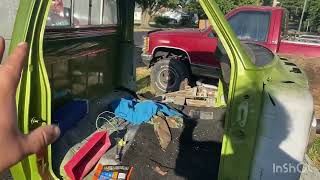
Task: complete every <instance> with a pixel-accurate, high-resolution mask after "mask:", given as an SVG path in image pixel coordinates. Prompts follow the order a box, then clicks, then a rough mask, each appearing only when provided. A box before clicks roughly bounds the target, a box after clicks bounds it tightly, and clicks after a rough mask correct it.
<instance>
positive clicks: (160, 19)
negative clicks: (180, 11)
mask: <svg viewBox="0 0 320 180" xmlns="http://www.w3.org/2000/svg"><path fill="white" fill-rule="evenodd" d="M154 22H155V23H156V24H158V25H167V24H169V22H170V18H169V17H166V16H156V17H155V18H154Z"/></svg>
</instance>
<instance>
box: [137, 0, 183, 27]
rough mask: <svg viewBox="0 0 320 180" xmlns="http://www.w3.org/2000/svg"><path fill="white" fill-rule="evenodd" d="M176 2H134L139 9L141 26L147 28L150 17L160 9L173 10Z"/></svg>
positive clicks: (148, 0)
mask: <svg viewBox="0 0 320 180" xmlns="http://www.w3.org/2000/svg"><path fill="white" fill-rule="evenodd" d="M178 2H179V1H178V0H136V3H137V4H138V5H139V6H140V7H141V26H142V27H148V26H149V21H150V19H151V17H152V16H153V15H154V14H155V13H156V12H157V11H158V10H159V9H160V8H162V7H169V8H174V7H176V6H177V5H178Z"/></svg>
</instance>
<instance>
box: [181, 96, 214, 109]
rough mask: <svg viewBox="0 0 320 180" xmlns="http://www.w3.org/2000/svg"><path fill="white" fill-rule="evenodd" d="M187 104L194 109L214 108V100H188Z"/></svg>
mask: <svg viewBox="0 0 320 180" xmlns="http://www.w3.org/2000/svg"><path fill="white" fill-rule="evenodd" d="M186 104H187V105H188V106H193V107H214V100H212V99H210V98H208V99H206V100H198V99H186Z"/></svg>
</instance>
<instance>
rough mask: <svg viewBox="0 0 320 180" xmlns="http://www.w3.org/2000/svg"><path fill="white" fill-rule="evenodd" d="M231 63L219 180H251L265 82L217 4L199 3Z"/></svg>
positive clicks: (210, 0)
mask: <svg viewBox="0 0 320 180" xmlns="http://www.w3.org/2000/svg"><path fill="white" fill-rule="evenodd" d="M200 4H201V6H202V8H203V9H204V11H205V13H206V14H207V16H208V18H209V21H210V23H211V25H212V27H213V29H214V30H215V32H216V33H217V35H218V37H219V40H220V41H221V43H222V45H223V47H224V49H225V50H226V53H227V55H228V57H229V60H230V65H231V67H230V68H231V74H230V83H229V90H228V99H227V100H226V103H227V111H226V116H225V127H224V136H223V143H222V150H221V159H220V165H219V179H249V177H250V170H251V168H252V159H253V154H254V149H255V141H256V134H257V129H258V124H259V123H258V122H259V115H260V112H261V98H262V97H261V95H262V91H263V82H262V80H260V78H259V77H258V76H257V75H258V74H257V73H256V72H257V71H256V70H257V69H256V66H255V65H254V64H253V63H252V62H251V60H250V58H249V56H248V55H247V54H246V52H245V51H244V49H243V48H242V47H241V45H240V41H239V40H238V39H237V37H236V35H235V33H234V32H233V31H232V29H231V27H230V25H229V24H228V22H227V20H226V19H225V17H224V15H223V14H222V12H221V11H220V9H219V8H218V6H217V4H216V2H215V1H214V0H200Z"/></svg>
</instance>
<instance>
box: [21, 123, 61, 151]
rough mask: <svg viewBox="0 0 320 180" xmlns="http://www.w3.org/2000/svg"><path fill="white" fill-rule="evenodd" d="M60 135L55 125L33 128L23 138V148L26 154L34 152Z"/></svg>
mask: <svg viewBox="0 0 320 180" xmlns="http://www.w3.org/2000/svg"><path fill="white" fill-rule="evenodd" d="M59 136H60V129H59V128H58V127H57V126H54V125H51V126H43V127H39V128H37V129H35V130H34V131H33V132H31V133H30V134H29V135H27V136H26V137H25V139H24V140H23V142H22V144H23V149H24V152H25V153H26V154H34V153H37V152H40V151H41V150H42V149H44V148H46V147H47V146H48V145H49V144H52V143H53V142H54V141H55V140H57V139H58V137H59Z"/></svg>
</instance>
